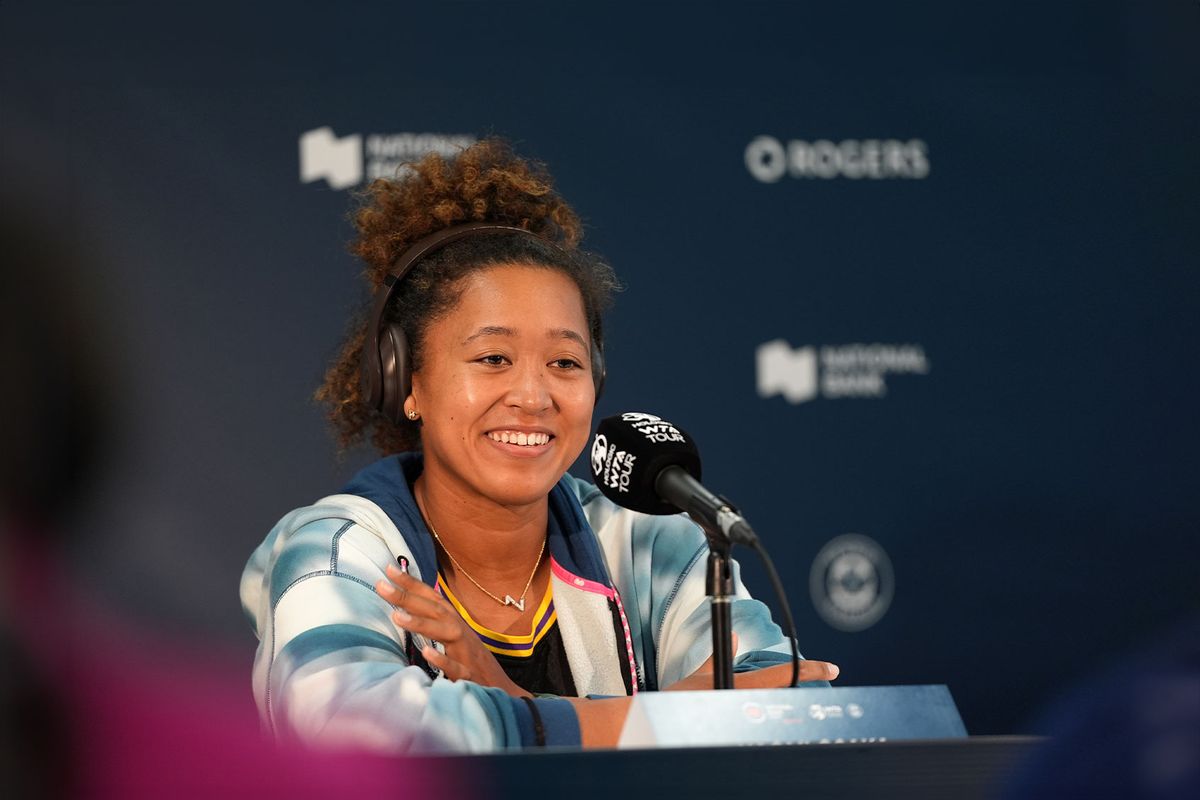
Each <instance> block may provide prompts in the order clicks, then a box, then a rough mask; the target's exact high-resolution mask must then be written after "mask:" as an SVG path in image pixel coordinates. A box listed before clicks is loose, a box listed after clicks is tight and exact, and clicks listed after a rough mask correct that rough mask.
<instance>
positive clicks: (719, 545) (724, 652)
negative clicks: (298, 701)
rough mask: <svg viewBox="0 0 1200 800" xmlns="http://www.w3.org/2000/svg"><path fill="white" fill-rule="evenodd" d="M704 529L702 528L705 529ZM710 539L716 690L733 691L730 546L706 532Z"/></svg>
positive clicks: (708, 581) (709, 584)
mask: <svg viewBox="0 0 1200 800" xmlns="http://www.w3.org/2000/svg"><path fill="white" fill-rule="evenodd" d="M702 527H703V526H702ZM705 534H706V535H707V537H708V576H707V579H706V581H705V589H706V591H707V594H708V598H709V604H710V606H711V607H712V637H713V688H714V689H732V688H733V621H732V619H731V616H730V613H729V603H730V600H731V598H732V597H733V569H732V566H731V561H730V557H729V550H730V544H729V542H728V541H727V540H726V539H725V538H724V537H723V536H721V535H719V534H717V535H714V534H713V532H712V531H709V530H707V529H705Z"/></svg>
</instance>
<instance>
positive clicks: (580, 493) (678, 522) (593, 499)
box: [563, 473, 704, 557]
mask: <svg viewBox="0 0 1200 800" xmlns="http://www.w3.org/2000/svg"><path fill="white" fill-rule="evenodd" d="M563 482H564V483H565V484H566V486H567V488H568V489H569V490H570V491H571V492H572V493H573V494H574V496H575V498H576V499H577V500H578V501H579V505H580V507H582V509H583V514H584V516H585V517H586V518H587V521H588V525H590V526H591V528H592V530H593V531H594V532H595V533H596V535H597V536H598V537H599V538H600V540H601V542H602V543H605V544H608V543H609V542H611V541H612V540H614V539H618V540H621V541H625V542H628V544H629V545H630V546H632V547H634V548H643V547H649V548H653V549H654V551H655V553H656V555H657V554H660V552H661V551H672V552H678V553H681V554H685V556H686V557H690V556H691V555H692V554H693V553H694V552H695V551H696V549H697V548H698V547H701V546H704V534H703V532H702V531H701V530H700V528H699V527H698V526H697V525H696V523H694V522H692V521H691V520H690V519H688V518H687V517H686V516H685V515H683V514H643V513H642V512H640V511H631V510H630V509H628V508H622V507H621V506H619V505H617V504H616V503H614V502H613V501H611V500H609V499H608V498H607V497H605V496H604V495H603V494H602V493H601V492H600V490H599V489H598V488H596V485H595V484H593V483H591V482H590V481H585V480H582V479H580V478H577V477H575V476H574V475H571V474H570V473H568V474H566V475H564V476H563Z"/></svg>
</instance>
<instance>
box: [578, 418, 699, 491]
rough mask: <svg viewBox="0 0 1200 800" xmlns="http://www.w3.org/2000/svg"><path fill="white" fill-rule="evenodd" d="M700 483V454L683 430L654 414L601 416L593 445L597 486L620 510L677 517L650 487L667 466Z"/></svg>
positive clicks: (653, 485) (593, 470)
mask: <svg viewBox="0 0 1200 800" xmlns="http://www.w3.org/2000/svg"><path fill="white" fill-rule="evenodd" d="M673 466H675V467H680V468H681V469H683V470H684V471H685V472H687V473H688V474H689V475H691V476H692V477H693V478H695V479H696V480H697V481H699V480H700V453H699V451H697V450H696V445H695V444H694V443H693V442H692V437H691V436H689V435H688V434H687V432H686V431H684V430H683V429H681V428H680V427H678V426H677V425H673V424H671V423H670V422H667V421H666V420H664V419H663V418H662V417H658V416H655V415H654V414H643V413H640V412H635V411H630V412H626V413H624V414H617V415H615V416H611V417H605V418H604V419H602V420H600V425H599V426H598V427H597V428H596V438H595V439H594V440H593V441H592V475H593V477H594V478H595V481H596V486H597V487H599V489H600V491H601V492H602V493H603V494H604V496H605V497H607V498H608V499H609V500H612V501H613V502H614V503H616V504H617V505H619V506H622V507H624V508H629V509H633V510H634V511H641V512H642V513H644V514H678V513H680V512H681V511H683V510H684V509H681V508H680V507H678V506H676V505H673V504H671V503H668V502H667V501H665V500H663V499H662V498H661V497H660V496H659V493H658V490H657V488H656V486H655V482H656V481H657V480H658V476H659V475H661V474H662V471H663V470H664V469H666V468H668V467H673Z"/></svg>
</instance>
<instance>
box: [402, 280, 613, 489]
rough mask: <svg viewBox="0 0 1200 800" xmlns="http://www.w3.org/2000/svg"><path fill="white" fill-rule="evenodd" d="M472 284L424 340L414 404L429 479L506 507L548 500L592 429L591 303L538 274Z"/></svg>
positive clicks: (564, 283)
mask: <svg viewBox="0 0 1200 800" xmlns="http://www.w3.org/2000/svg"><path fill="white" fill-rule="evenodd" d="M463 285H464V289H463V292H462V296H461V298H460V299H459V301H458V304H457V305H456V306H455V307H454V308H453V309H452V310H451V311H450V312H449V313H448V314H446V315H445V316H443V317H441V318H439V319H437V320H435V321H434V322H432V323H431V324H430V325H429V328H428V329H427V330H426V333H425V342H424V351H423V354H422V363H421V369H419V370H417V371H415V372H414V373H413V378H412V395H411V396H410V397H409V398H408V402H407V403H406V405H405V408H406V410H409V409H413V408H415V409H416V410H417V411H418V412H419V413H420V415H421V422H422V427H421V445H422V448H423V449H424V451H425V471H426V475H427V477H429V478H434V477H436V479H437V480H438V483H439V484H444V482H446V481H449V482H450V484H451V485H452V486H454V487H455V488H456V489H457V490H460V491H465V492H466V493H467V494H469V495H475V496H477V497H483V498H487V499H489V500H492V501H494V502H496V503H499V504H502V505H507V506H513V505H524V504H528V503H533V502H536V501H540V500H542V499H544V498H545V497H546V495H547V494H548V493H549V491H550V489H551V488H552V487H553V486H554V484H555V483H556V482H557V481H558V479H559V478H561V477H562V475H563V473H565V472H566V471H567V468H568V467H569V466H570V465H571V463H572V462H573V461H574V460H575V458H576V457H577V456H578V455H579V453H580V452H581V451H582V450H583V446H584V444H585V443H586V442H587V437H588V434H589V433H590V431H591V424H592V406H593V405H594V403H595V392H594V388H593V384H592V372H591V364H590V358H589V356H590V353H591V343H590V340H589V338H588V325H587V316H586V314H585V313H584V307H583V298H582V296H581V295H580V293H579V288H578V287H577V286H576V285H575V283H574V281H572V280H571V278H569V277H567V276H566V275H564V274H563V273H561V272H558V271H556V270H552V269H545V268H538V267H530V266H520V265H512V266H500V267H493V268H490V269H487V270H485V271H483V272H477V273H475V274H473V275H470V276H468V277H467V278H465V279H464V282H463Z"/></svg>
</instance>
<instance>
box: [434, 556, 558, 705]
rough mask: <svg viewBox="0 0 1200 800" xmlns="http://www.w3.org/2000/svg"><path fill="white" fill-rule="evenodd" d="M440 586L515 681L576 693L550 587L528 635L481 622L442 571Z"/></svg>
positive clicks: (537, 689) (537, 690)
mask: <svg viewBox="0 0 1200 800" xmlns="http://www.w3.org/2000/svg"><path fill="white" fill-rule="evenodd" d="M437 588H438V591H440V592H441V593H442V595H443V596H444V597H445V598H446V599H447V600H449V601H450V604H451V605H452V606H454V608H455V609H456V610H457V611H458V613H459V615H460V616H461V617H462V618H463V620H464V621H465V622H466V623H467V625H469V626H470V627H471V630H473V631H475V633H476V635H478V636H479V640H480V641H481V642H483V646H484V647H486V648H487V649H488V650H490V651H491V652H492V653H493V654H495V656H496V661H497V662H498V663H499V664H500V666H501V668H503V670H504V672H505V674H506V675H508V677H509V679H510V680H512V682H513V683H515V684H517V685H518V686H520V687H521V688H522V689H525V690H526V691H529V692H533V693H534V694H555V695H560V696H567V697H571V696H574V695H575V682H574V681H573V680H572V679H571V668H570V666H569V664H568V663H567V653H566V649H565V648H564V647H563V643H562V634H561V632H560V631H559V628H558V624H557V623H558V615H557V614H555V613H554V593H553V591H552V590H551V588H550V586H547V587H546V594H545V596H544V597H543V598H542V602H541V603H540V604H539V605H538V607H537V611H536V612H535V613H534V615H533V624H532V626H531V627H530V630H529V633H527V634H510V633H500V632H499V631H494V630H492V629H490V628H487V627H484V626H483V625H480V624H479V623H478V622H476V621H475V620H474V619H472V618H471V612H469V611H467V609H466V607H465V606H464V605H463V604H462V603H461V602H459V600H458V598H457V597H455V596H454V592H452V591H451V590H450V587H449V586H447V585H446V581H445V579H444V578H443V577H442V574H441V572H438V579H437Z"/></svg>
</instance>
